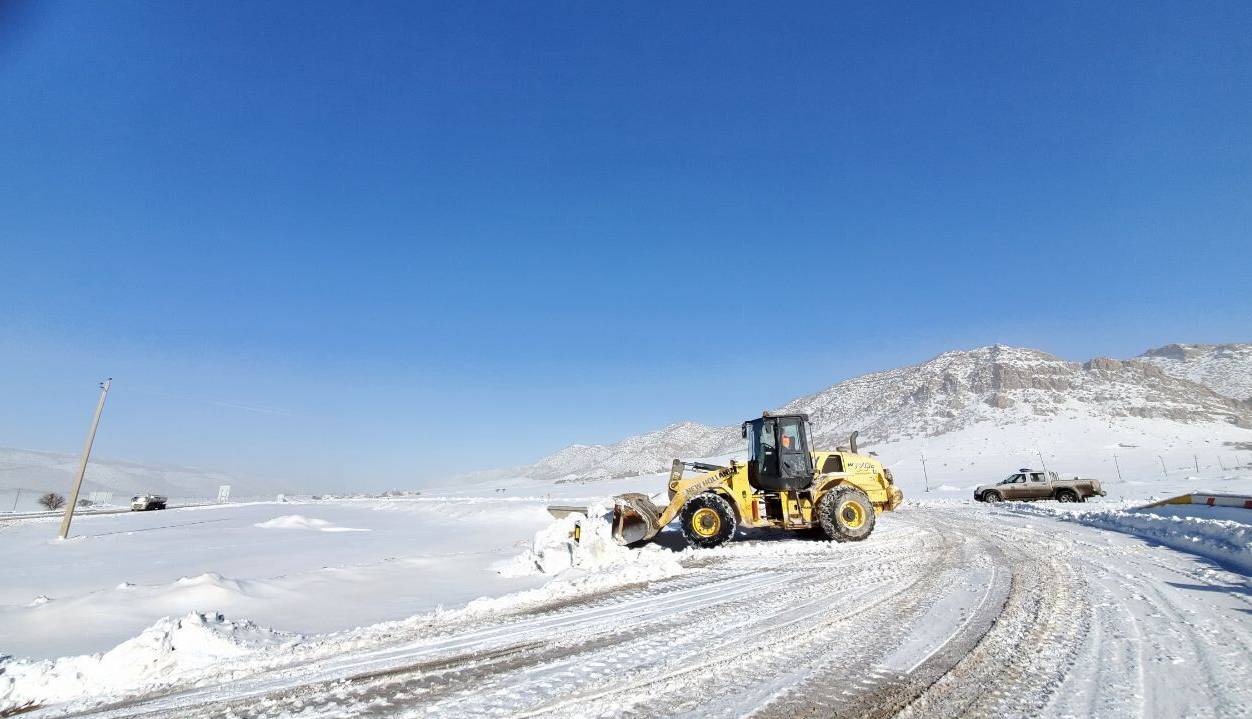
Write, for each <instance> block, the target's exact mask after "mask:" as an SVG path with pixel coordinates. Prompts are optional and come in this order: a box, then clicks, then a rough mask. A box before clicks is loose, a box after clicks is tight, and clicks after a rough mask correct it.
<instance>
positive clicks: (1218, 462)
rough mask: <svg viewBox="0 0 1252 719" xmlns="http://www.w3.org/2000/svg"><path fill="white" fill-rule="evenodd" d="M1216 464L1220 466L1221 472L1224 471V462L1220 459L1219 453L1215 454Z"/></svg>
mask: <svg viewBox="0 0 1252 719" xmlns="http://www.w3.org/2000/svg"><path fill="white" fill-rule="evenodd" d="M1217 466H1218V467H1221V468H1222V471H1223V472H1225V471H1226V463H1225V462H1223V461H1222V456H1221V455H1220V454H1219V455H1217Z"/></svg>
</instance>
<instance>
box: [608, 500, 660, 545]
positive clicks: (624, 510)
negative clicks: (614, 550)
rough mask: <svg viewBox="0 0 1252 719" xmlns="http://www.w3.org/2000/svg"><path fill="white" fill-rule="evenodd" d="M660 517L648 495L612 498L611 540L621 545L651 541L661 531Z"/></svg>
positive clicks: (658, 510)
mask: <svg viewBox="0 0 1252 719" xmlns="http://www.w3.org/2000/svg"><path fill="white" fill-rule="evenodd" d="M660 516H661V508H660V507H658V506H656V505H655V504H653V503H652V500H651V499H650V498H649V497H648V495H646V494H638V493H635V492H632V493H629V494H619V495H618V496H616V497H614V498H613V539H614V540H616V541H617V543H618V544H623V545H629V544H635V543H636V542H644V541H647V540H649V539H652V538H653V537H655V536H656V534H657V532H660V531H661V524H660Z"/></svg>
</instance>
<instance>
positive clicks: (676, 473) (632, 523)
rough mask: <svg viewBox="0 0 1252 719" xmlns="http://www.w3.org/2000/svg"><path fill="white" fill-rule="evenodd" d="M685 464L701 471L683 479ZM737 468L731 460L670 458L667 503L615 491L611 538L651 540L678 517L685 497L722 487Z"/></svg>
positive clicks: (627, 540) (624, 540)
mask: <svg viewBox="0 0 1252 719" xmlns="http://www.w3.org/2000/svg"><path fill="white" fill-rule="evenodd" d="M689 467H693V468H698V469H697V470H696V471H703V472H704V473H703V475H702V476H700V477H693V478H692V479H689V480H685V481H684V480H683V479H682V474H683V470H684V469H687V468H689ZM739 469H740V467H739V466H738V465H736V464H735V463H734V462H731V464H730V466H729V467H721V466H717V465H712V464H699V463H696V462H683V461H681V460H677V459H676V460H674V466H673V469H672V470H671V472H670V487H671V492H672V496H671V497H670V500H669V504H667V505H665V506H664V507H660V506H657V505H656V503H654V502H653V501H652V498H651V497H649V496H648V495H646V494H639V493H637V492H631V493H629V494H619V495H618V496H616V497H614V498H613V539H615V540H617V542H618V544H635V543H637V542H646V541H647V540H649V539H652V538H653V537H655V536H656V535H657V534H658V533H659V532H660V531H661V530H662V529H664V528H665V525H667V524H669V523H670V522H671V521H673V519H674V517H676V516H678V513H679V512H680V511H682V508H683V505H685V504H686V503H687V501H688V500H689V499H691V498H692V497H694V496H696V495H697V494H701V493H703V492H707V491H709V490H710V489H713V488H714V487H720V486H723V485H724V484H725V483H726V480H727V478H729V477H731V476H733V475H734V474H735V472H737V471H738V470H739Z"/></svg>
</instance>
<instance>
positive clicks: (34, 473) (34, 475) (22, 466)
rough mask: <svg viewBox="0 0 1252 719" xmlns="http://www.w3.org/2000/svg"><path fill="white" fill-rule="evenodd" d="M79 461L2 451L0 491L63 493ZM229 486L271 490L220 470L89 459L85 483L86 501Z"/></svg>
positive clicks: (212, 491) (192, 493)
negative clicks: (98, 495)
mask: <svg viewBox="0 0 1252 719" xmlns="http://www.w3.org/2000/svg"><path fill="white" fill-rule="evenodd" d="M78 459H79V458H78V457H77V456H75V455H68V454H57V453H55V452H39V451H34V450H26V449H6V448H0V491H4V492H6V493H8V492H9V491H11V490H14V489H19V488H20V489H24V490H39V491H44V492H48V491H55V492H59V493H61V494H66V493H68V492H69V490H70V485H72V484H73V482H74V475H75V473H76V472H77V471H78ZM222 484H229V485H231V496H233V497H246V496H258V495H264V494H269V493H271V492H272V491H273V490H270V489H267V488H265V487H262V486H259V485H258V484H257V483H255V482H249V481H246V480H242V479H240V478H239V477H236V476H233V475H230V474H226V473H223V472H212V471H204V470H199V469H191V468H188V467H176V466H168V465H152V464H140V463H137V462H125V461H119V460H111V459H96V458H95V457H92V460H91V464H90V465H88V468H87V476H86V478H85V479H84V481H83V490H82V491H83V495H84V497H85V496H86V495H87V494H88V493H90V492H96V491H107V492H113V493H114V498H113V499H114V501H120V500H122V499H129V498H130V497H131V496H133V495H136V494H141V493H144V492H155V493H158V494H164V495H167V496H170V497H205V498H208V497H216V496H217V488H218V486H219V485H222Z"/></svg>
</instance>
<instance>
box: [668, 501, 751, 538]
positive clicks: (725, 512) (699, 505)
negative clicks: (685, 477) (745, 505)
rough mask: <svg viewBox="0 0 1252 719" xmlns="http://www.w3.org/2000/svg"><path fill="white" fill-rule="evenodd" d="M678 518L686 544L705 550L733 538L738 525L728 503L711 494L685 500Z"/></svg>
mask: <svg viewBox="0 0 1252 719" xmlns="http://www.w3.org/2000/svg"><path fill="white" fill-rule="evenodd" d="M680 518H681V520H682V527H683V536H684V537H686V538H687V543H688V544H691V545H693V546H696V547H703V548H706V549H707V548H709V547H716V546H717V545H719V544H721V543H722V542H725V541H726V540H728V539H730V538H731V537H733V536H735V529H736V527H737V526H738V524H739V523H738V521H737V520H736V519H735V512H734V510H733V509H731V508H730V502H727V501H726V500H725V499H723V498H722V497H721V496H720V495H716V494H713V493H711V492H705V493H704V494H697V495H696V496H694V497H692V498H691V499H689V500H687V503H686V504H684V505H683V511H682V514H681V515H680Z"/></svg>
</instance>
